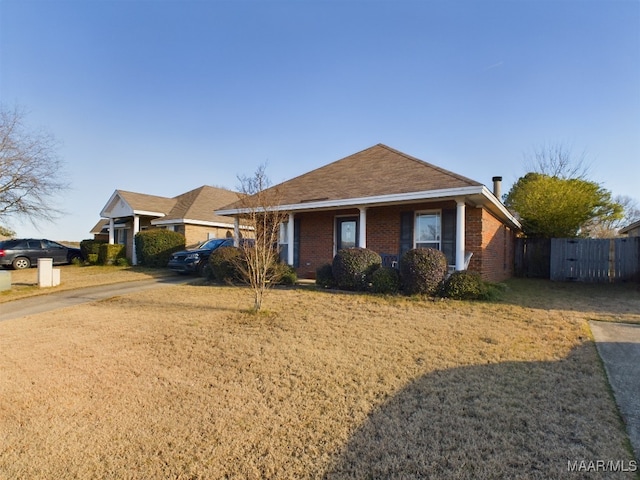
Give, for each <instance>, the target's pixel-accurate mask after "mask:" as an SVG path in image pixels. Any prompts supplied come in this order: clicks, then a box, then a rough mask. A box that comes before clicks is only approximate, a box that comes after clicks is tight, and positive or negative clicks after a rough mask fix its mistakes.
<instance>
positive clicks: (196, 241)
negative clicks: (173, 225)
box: [176, 225, 233, 248]
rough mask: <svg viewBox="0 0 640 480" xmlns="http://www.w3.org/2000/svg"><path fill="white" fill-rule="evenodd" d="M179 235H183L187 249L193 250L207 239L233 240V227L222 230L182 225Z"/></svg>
mask: <svg viewBox="0 0 640 480" xmlns="http://www.w3.org/2000/svg"><path fill="white" fill-rule="evenodd" d="M176 230H177V229H176ZM178 231H179V230H178ZM180 233H182V234H183V235H184V238H185V243H186V245H187V248H195V247H197V246H198V245H200V244H201V243H202V242H204V241H206V240H208V239H209V238H229V237H230V238H233V226H230V227H228V228H224V227H207V226H204V225H184V232H182V231H180Z"/></svg>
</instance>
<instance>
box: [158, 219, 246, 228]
mask: <svg viewBox="0 0 640 480" xmlns="http://www.w3.org/2000/svg"><path fill="white" fill-rule="evenodd" d="M229 220H232V219H229ZM183 223H185V224H189V225H202V226H205V227H220V228H233V225H234V224H233V223H223V222H209V221H207V220H192V219H190V218H174V219H168V220H158V219H156V220H151V225H179V224H183ZM240 228H241V229H244V230H253V228H252V227H248V226H244V225H240Z"/></svg>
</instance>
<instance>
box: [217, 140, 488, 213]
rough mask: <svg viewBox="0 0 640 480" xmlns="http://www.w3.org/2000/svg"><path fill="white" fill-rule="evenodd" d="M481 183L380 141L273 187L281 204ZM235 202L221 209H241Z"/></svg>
mask: <svg viewBox="0 0 640 480" xmlns="http://www.w3.org/2000/svg"><path fill="white" fill-rule="evenodd" d="M470 186H477V187H481V186H482V184H481V183H478V182H476V181H474V180H471V179H469V178H466V177H463V176H462V175H458V174H457V173H454V172H450V171H448V170H445V169H444V168H440V167H437V166H435V165H432V164H430V163H427V162H424V161H422V160H419V159H417V158H414V157H412V156H410V155H407V154H405V153H402V152H399V151H398V150H394V149H393V148H390V147H388V146H386V145H383V144H378V145H375V146H373V147H370V148H367V149H366V150H362V151H361V152H358V153H355V154H353V155H349V156H348V157H345V158H343V159H341V160H337V161H335V162H333V163H330V164H328V165H325V166H324V167H320V168H318V169H316V170H312V171H310V172H308V173H305V174H303V175H300V176H299V177H296V178H293V179H291V180H288V181H286V182H283V183H280V184H279V185H276V186H274V187H272V189H277V191H278V200H279V203H280V204H281V205H293V204H299V203H305V202H317V201H331V200H345V199H349V198H366V197H375V196H380V195H392V194H402V193H410V192H422V191H429V190H441V189H448V188H462V187H470ZM241 207H242V205H241V204H240V203H238V202H234V203H233V204H230V205H227V206H225V207H224V210H229V209H234V208H241Z"/></svg>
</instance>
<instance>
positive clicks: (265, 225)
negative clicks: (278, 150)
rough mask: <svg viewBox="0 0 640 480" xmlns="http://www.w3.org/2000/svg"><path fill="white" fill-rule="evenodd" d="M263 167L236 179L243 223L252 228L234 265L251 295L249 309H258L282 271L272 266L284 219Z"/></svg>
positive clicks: (276, 259) (276, 196) (274, 265)
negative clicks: (248, 239)
mask: <svg viewBox="0 0 640 480" xmlns="http://www.w3.org/2000/svg"><path fill="white" fill-rule="evenodd" d="M265 171H266V166H265V165H264V164H263V165H261V166H260V167H258V169H257V170H256V172H255V173H254V174H253V175H252V176H250V177H248V176H242V177H238V180H239V181H240V186H239V187H238V190H239V192H240V194H241V198H240V203H241V207H240V208H241V209H242V210H243V211H244V212H246V213H245V222H246V223H247V224H248V225H249V226H250V227H253V231H254V234H255V239H254V241H253V242H243V243H242V244H241V249H242V250H243V254H244V255H243V258H242V260H241V261H240V262H238V264H237V265H236V266H237V268H238V270H239V272H240V274H241V276H242V277H243V280H244V281H246V282H247V283H248V284H249V285H250V287H251V288H252V290H253V292H254V305H253V309H254V310H255V311H259V310H260V309H261V308H262V300H263V297H264V295H265V293H266V291H267V289H268V288H269V287H270V286H271V285H273V284H275V283H277V282H278V281H279V280H280V277H281V275H282V271H281V270H280V269H278V268H275V267H276V264H277V263H278V260H279V252H278V235H279V232H280V224H281V223H283V222H285V221H286V220H287V218H288V216H287V214H286V213H285V212H281V211H280V210H279V209H278V207H279V205H280V195H279V192H278V190H277V189H276V188H273V187H272V188H270V187H271V182H270V181H269V178H268V177H267V175H266V172H265Z"/></svg>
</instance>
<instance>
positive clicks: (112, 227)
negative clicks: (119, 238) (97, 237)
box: [109, 218, 116, 245]
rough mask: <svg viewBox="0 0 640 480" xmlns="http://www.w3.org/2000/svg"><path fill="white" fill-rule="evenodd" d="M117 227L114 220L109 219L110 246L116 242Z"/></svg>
mask: <svg viewBox="0 0 640 480" xmlns="http://www.w3.org/2000/svg"><path fill="white" fill-rule="evenodd" d="M115 226H116V222H114V220H113V218H110V219H109V244H110V245H113V242H115V241H116V240H115V238H116V232H115Z"/></svg>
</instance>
